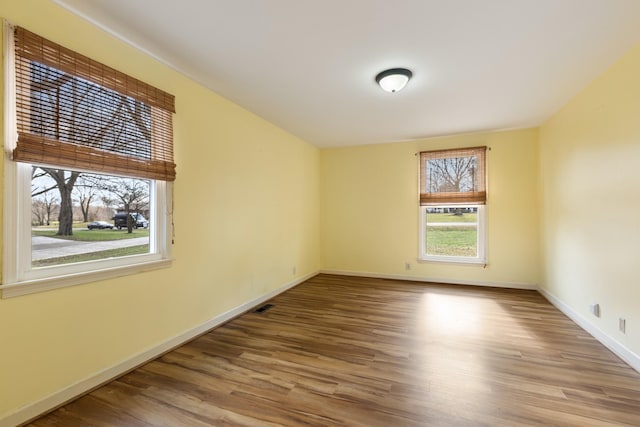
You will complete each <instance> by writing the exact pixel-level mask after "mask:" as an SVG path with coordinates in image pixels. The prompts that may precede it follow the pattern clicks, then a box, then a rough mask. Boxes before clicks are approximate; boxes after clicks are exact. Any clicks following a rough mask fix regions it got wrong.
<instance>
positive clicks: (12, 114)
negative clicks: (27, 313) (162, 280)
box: [0, 21, 173, 298]
mask: <svg viewBox="0 0 640 427" xmlns="http://www.w3.org/2000/svg"><path fill="white" fill-rule="evenodd" d="M3 24H4V25H3V27H4V28H3V30H4V46H3V49H4V76H5V78H4V88H5V90H4V99H3V102H4V130H3V133H4V141H5V143H4V147H3V148H4V150H3V167H4V182H3V229H2V234H3V242H2V243H3V256H2V259H3V264H2V284H0V292H1V297H2V298H10V297H15V296H20V295H27V294H32V293H36V292H42V291H47V290H51V289H58V288H63V287H67V286H75V285H79V284H84V283H90V282H95V281H99V280H105V279H111V278H115V277H119V276H124V275H130V274H136V273H140V272H143V271H148V270H154V269H159V268H166V267H169V266H170V265H171V263H172V258H171V246H172V232H173V225H172V224H173V182H171V181H160V180H153V179H151V180H150V181H151V182H152V193H153V196H152V197H151V210H152V212H153V214H152V215H151V218H150V220H151V224H150V227H152V228H151V230H154V231H153V232H152V233H150V235H149V251H150V253H149V254H141V255H132V256H126V257H120V258H112V259H104V260H96V261H87V262H81V263H74V264H66V265H58V266H51V267H40V268H38V269H32V268H31V197H30V196H31V191H30V189H31V174H30V171H31V167H32V165H31V164H29V163H22V162H15V161H13V160H12V158H11V154H12V152H13V150H14V149H15V146H16V141H17V127H16V126H17V125H16V123H17V122H16V106H15V103H16V94H15V90H16V87H15V69H14V68H15V59H14V57H13V27H12V26H11V25H10V24H9V23H8V22H6V21H4V22H3ZM53 166H56V165H53ZM58 167H60V165H58ZM73 169H74V170H77V168H73ZM86 172H94V173H95V171H91V170H86ZM114 175H116V174H114Z"/></svg>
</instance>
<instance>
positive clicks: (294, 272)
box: [292, 265, 297, 276]
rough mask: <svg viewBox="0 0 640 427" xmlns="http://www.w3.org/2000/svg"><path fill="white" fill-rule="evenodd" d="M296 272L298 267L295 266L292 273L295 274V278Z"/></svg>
mask: <svg viewBox="0 0 640 427" xmlns="http://www.w3.org/2000/svg"><path fill="white" fill-rule="evenodd" d="M296 271H297V269H296V266H295V265H294V266H293V270H292V273H293V275H294V276H295V275H296Z"/></svg>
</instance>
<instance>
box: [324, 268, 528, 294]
mask: <svg viewBox="0 0 640 427" xmlns="http://www.w3.org/2000/svg"><path fill="white" fill-rule="evenodd" d="M320 273H322V274H336V275H339V276H359V277H371V278H374V279H393V280H411V281H414V282H430V283H446V284H448V285H472V286H488V287H492V288H510V289H527V290H537V289H538V285H536V284H531V283H517V282H484V281H480V280H453V279H443V278H439V277H418V276H403V275H400V274H382V273H371V272H364V271H345V270H320Z"/></svg>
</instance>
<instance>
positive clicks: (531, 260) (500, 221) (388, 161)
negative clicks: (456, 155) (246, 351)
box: [320, 129, 539, 286]
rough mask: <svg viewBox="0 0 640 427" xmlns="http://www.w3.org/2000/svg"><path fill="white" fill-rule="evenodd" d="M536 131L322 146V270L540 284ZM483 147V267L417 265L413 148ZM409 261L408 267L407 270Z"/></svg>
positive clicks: (415, 173) (416, 219)
mask: <svg viewBox="0 0 640 427" xmlns="http://www.w3.org/2000/svg"><path fill="white" fill-rule="evenodd" d="M537 137H538V132H537V130H536V129H528V130H520V131H511V132H495V133H485V134H471V135H461V136H453V137H445V138H432V139H426V140H422V141H414V142H402V143H393V144H381V145H368V146H358V147H349V148H335V149H326V150H322V152H321V194H322V196H321V200H322V208H321V209H322V214H321V215H320V217H321V224H322V225H321V230H322V232H321V235H322V266H323V268H324V269H325V270H331V271H343V272H356V273H361V272H367V273H373V274H377V275H383V276H384V275H386V276H404V277H411V278H426V279H430V280H442V281H448V282H464V283H486V284H496V285H517V286H535V285H536V284H537V283H538V253H539V245H538V217H537V201H538V195H537V178H536V177H537V168H538V164H537ZM480 145H487V146H489V147H490V148H491V151H489V152H488V154H487V167H488V180H489V184H488V188H489V195H488V202H487V235H488V265H487V267H486V268H482V266H477V265H473V266H461V265H452V264H442V263H417V262H416V257H417V254H418V201H417V194H418V189H417V188H418V177H417V173H418V163H417V158H416V156H415V155H414V154H415V153H417V152H419V151H425V150H437V149H442V148H454V147H474V146H480ZM406 262H410V263H411V264H412V265H411V270H409V271H407V270H405V263H406Z"/></svg>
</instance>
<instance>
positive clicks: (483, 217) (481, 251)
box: [418, 204, 487, 265]
mask: <svg viewBox="0 0 640 427" xmlns="http://www.w3.org/2000/svg"><path fill="white" fill-rule="evenodd" d="M460 207H465V208H477V227H478V228H477V238H476V247H477V255H476V256H475V257H467V256H443V255H429V254H428V253H427V239H428V236H427V209H432V208H460ZM418 209H419V213H418V217H419V221H420V224H419V230H420V231H419V233H420V236H419V239H418V244H419V246H418V261H420V262H439V263H449V264H482V265H486V264H487V227H486V224H487V206H486V205H484V204H465V205H447V204H445V205H429V206H426V205H423V206H419V207H418Z"/></svg>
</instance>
